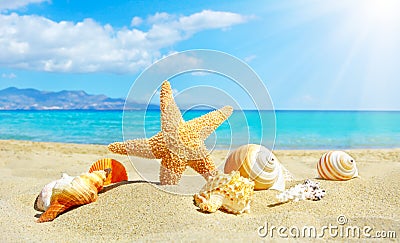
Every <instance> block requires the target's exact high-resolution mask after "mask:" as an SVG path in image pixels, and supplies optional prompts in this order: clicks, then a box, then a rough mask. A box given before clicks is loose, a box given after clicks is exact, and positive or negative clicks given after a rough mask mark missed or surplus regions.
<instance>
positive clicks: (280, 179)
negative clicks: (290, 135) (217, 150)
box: [224, 144, 292, 191]
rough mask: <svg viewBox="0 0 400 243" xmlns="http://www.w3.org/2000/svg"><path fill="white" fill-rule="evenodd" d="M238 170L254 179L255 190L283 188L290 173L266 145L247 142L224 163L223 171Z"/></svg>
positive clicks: (289, 178)
mask: <svg viewBox="0 0 400 243" xmlns="http://www.w3.org/2000/svg"><path fill="white" fill-rule="evenodd" d="M233 170H238V171H239V172H240V175H241V176H243V177H246V178H249V179H251V180H253V181H254V183H255V185H254V189H255V190H264V189H275V190H279V191H284V190H285V182H286V181H288V180H291V177H292V176H291V174H290V173H289V171H288V170H286V168H285V167H284V166H283V165H282V164H281V163H280V162H279V160H278V159H277V158H276V157H275V155H274V154H273V153H272V152H271V151H270V150H268V149H267V148H266V147H264V146H261V145H258V144H247V145H243V146H241V147H239V148H238V149H236V150H235V151H233V152H232V153H231V154H230V155H229V157H228V159H227V160H226V163H225V168H224V172H225V173H229V172H231V171H233Z"/></svg>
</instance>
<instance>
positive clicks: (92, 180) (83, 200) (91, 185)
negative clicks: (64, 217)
mask: <svg viewBox="0 0 400 243" xmlns="http://www.w3.org/2000/svg"><path fill="white" fill-rule="evenodd" d="M108 172H109V170H107V171H104V170H103V171H94V172H92V173H84V174H82V175H80V176H76V177H73V179H72V180H71V179H70V177H69V176H68V177H67V178H66V179H63V178H61V179H60V180H57V181H56V183H55V184H54V187H53V188H52V194H51V198H50V206H49V207H48V208H47V209H46V211H45V212H44V213H43V214H42V215H41V216H40V218H39V219H38V221H37V222H39V223H42V222H48V221H52V220H53V219H55V218H56V217H57V216H58V215H59V214H61V213H63V212H65V211H67V210H69V209H71V208H73V207H76V206H80V205H84V204H88V203H91V202H94V201H96V200H97V197H98V195H97V193H98V192H99V191H100V190H101V189H102V188H103V185H104V181H105V180H106V177H107V173H108Z"/></svg>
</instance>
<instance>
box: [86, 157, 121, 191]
mask: <svg viewBox="0 0 400 243" xmlns="http://www.w3.org/2000/svg"><path fill="white" fill-rule="evenodd" d="M108 168H109V169H111V173H110V174H108V176H107V179H106V181H105V182H104V185H105V186H106V185H109V184H111V183H116V182H120V181H127V180H128V175H127V174H126V170H125V167H124V165H123V164H121V162H119V161H117V160H115V159H109V158H106V159H100V160H98V161H96V162H95V163H94V164H92V166H91V167H90V169H89V172H93V171H96V170H105V169H108Z"/></svg>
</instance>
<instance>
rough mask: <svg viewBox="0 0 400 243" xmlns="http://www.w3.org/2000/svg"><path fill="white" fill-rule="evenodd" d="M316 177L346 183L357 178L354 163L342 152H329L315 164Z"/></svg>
mask: <svg viewBox="0 0 400 243" xmlns="http://www.w3.org/2000/svg"><path fill="white" fill-rule="evenodd" d="M317 171H318V175H319V176H320V177H321V178H323V179H326V180H336V181H346V180H350V179H351V178H354V177H357V176H358V169H357V166H356V161H355V160H354V159H353V158H352V157H351V156H350V155H348V154H347V153H345V152H343V151H330V152H327V153H325V154H324V155H322V157H321V159H320V160H319V162H318V163H317Z"/></svg>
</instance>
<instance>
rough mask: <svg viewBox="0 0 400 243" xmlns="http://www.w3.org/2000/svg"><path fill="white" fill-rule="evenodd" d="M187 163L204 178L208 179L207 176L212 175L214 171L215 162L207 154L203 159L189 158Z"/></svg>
mask: <svg viewBox="0 0 400 243" xmlns="http://www.w3.org/2000/svg"><path fill="white" fill-rule="evenodd" d="M188 165H189V166H190V167H191V168H192V169H194V170H195V171H196V172H197V173H199V174H200V175H202V176H203V177H204V178H205V179H208V177H209V176H214V175H215V173H216V169H215V164H214V162H213V161H212V159H211V157H210V156H209V155H207V156H206V157H205V158H204V159H200V160H190V161H188Z"/></svg>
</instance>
